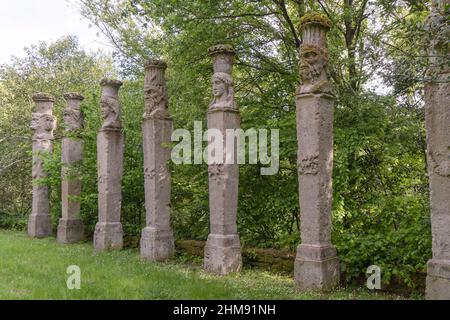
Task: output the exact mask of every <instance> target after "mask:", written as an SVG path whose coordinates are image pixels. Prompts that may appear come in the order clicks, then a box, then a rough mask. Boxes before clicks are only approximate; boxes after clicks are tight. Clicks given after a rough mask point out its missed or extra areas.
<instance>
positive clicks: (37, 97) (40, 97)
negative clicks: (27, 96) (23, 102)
mask: <svg viewBox="0 0 450 320" xmlns="http://www.w3.org/2000/svg"><path fill="white" fill-rule="evenodd" d="M32 99H33V101H35V102H36V101H49V102H54V101H55V98H54V97H53V96H52V95H50V94H48V93H44V92H37V93H35V94H33V96H32Z"/></svg>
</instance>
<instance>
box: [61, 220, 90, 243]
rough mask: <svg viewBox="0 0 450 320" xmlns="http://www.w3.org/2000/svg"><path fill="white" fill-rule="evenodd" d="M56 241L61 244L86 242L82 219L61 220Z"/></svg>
mask: <svg viewBox="0 0 450 320" xmlns="http://www.w3.org/2000/svg"><path fill="white" fill-rule="evenodd" d="M56 240H57V241H58V242H59V243H76V242H80V241H82V240H84V225H83V221H82V220H81V219H59V224H58V233H57V237H56Z"/></svg>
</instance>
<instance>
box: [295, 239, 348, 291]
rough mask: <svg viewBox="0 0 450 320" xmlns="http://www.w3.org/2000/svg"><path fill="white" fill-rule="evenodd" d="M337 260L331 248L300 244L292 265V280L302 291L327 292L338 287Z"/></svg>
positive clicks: (334, 250) (333, 249)
mask: <svg viewBox="0 0 450 320" xmlns="http://www.w3.org/2000/svg"><path fill="white" fill-rule="evenodd" d="M339 279H340V274H339V258H338V257H337V255H336V249H335V248H334V247H333V246H313V245H303V244H301V245H300V246H299V247H298V249H297V256H296V258H295V263H294V280H295V286H296V287H297V289H299V290H302V291H327V290H331V289H333V288H335V287H337V286H338V285H339Z"/></svg>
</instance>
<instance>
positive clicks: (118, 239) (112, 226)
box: [94, 222, 123, 250]
mask: <svg viewBox="0 0 450 320" xmlns="http://www.w3.org/2000/svg"><path fill="white" fill-rule="evenodd" d="M122 247H123V230H122V224H121V223H120V222H98V223H97V224H96V225H95V233H94V248H95V250H109V249H122Z"/></svg>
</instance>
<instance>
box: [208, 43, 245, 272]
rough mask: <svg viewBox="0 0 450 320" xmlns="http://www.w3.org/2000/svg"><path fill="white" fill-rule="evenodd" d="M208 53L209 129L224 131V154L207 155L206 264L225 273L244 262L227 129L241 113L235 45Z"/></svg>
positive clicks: (236, 122) (235, 173)
mask: <svg viewBox="0 0 450 320" xmlns="http://www.w3.org/2000/svg"><path fill="white" fill-rule="evenodd" d="M209 54H210V55H211V56H212V58H213V66H214V74H213V77H212V85H213V95H214V99H213V101H212V103H211V104H210V106H209V109H208V116H207V117H208V129H216V130H218V131H219V132H220V133H221V138H222V141H223V157H222V159H219V161H211V159H210V158H208V175H209V208H210V223H211V229H210V234H209V236H208V240H207V242H206V246H205V259H204V267H205V269H206V270H208V271H210V272H213V273H216V274H220V275H225V274H228V273H230V272H237V271H240V269H241V265H242V255H241V247H240V240H239V235H238V233H237V223H236V216H237V204H238V184H239V165H238V164H237V161H236V160H237V159H236V158H237V157H236V154H237V141H234V142H235V143H234V149H233V150H226V145H227V143H226V130H227V129H238V128H240V114H239V109H238V107H237V106H236V104H235V101H234V89H233V78H232V68H233V61H234V49H233V47H232V46H229V45H217V46H214V47H211V48H210V49H209ZM211 140H212V139H211V138H210V139H209V147H210V146H211V143H212V141H211ZM209 147H208V148H209ZM227 153H228V156H229V155H233V156H234V159H233V160H234V161H226V157H227ZM208 157H209V156H208ZM230 162H233V163H230Z"/></svg>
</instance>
